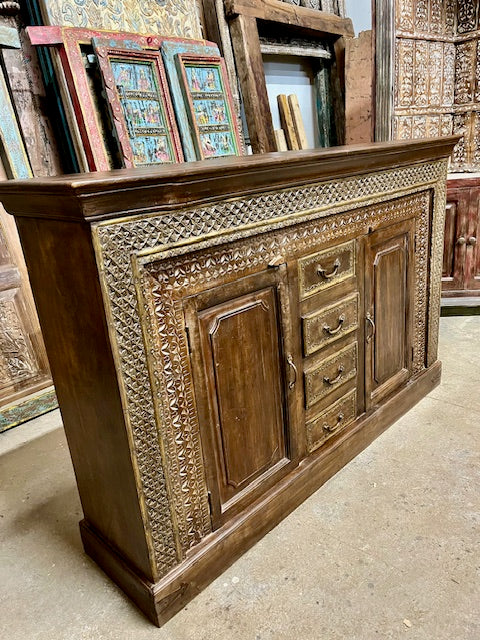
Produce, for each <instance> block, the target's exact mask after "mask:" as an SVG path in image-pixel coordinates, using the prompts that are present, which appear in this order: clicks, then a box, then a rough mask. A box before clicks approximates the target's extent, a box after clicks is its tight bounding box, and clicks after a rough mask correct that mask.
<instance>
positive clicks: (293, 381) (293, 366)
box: [287, 353, 298, 391]
mask: <svg viewBox="0 0 480 640" xmlns="http://www.w3.org/2000/svg"><path fill="white" fill-rule="evenodd" d="M287 363H288V364H289V366H290V367H291V368H292V369H293V380H290V382H289V383H288V388H289V389H290V391H291V390H292V389H293V387H294V386H295V384H296V382H297V376H298V371H297V367H296V366H295V364H294V362H293V356H292V354H291V353H289V354H288V356H287Z"/></svg>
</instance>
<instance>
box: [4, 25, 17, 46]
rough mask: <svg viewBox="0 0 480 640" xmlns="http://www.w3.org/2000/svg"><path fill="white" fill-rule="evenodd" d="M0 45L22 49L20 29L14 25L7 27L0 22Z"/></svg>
mask: <svg viewBox="0 0 480 640" xmlns="http://www.w3.org/2000/svg"><path fill="white" fill-rule="evenodd" d="M0 47H10V48H12V49H20V39H19V37H18V31H17V30H16V29H13V28H12V27H5V26H4V25H1V24H0Z"/></svg>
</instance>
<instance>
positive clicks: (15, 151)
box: [0, 27, 33, 178]
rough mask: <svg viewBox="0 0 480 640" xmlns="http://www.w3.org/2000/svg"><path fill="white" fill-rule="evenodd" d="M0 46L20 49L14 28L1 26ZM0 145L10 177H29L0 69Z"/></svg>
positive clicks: (27, 161)
mask: <svg viewBox="0 0 480 640" xmlns="http://www.w3.org/2000/svg"><path fill="white" fill-rule="evenodd" d="M0 47H1V48H10V49H20V40H19V38H18V33H17V30H16V29H13V28H11V27H1V29H0ZM0 113H1V114H2V117H1V118H0V145H1V147H2V151H3V154H2V155H3V157H4V159H5V169H6V171H7V172H8V173H9V174H10V175H9V177H10V178H31V177H32V175H33V174H32V169H31V167H30V161H29V159H28V156H27V152H26V149H25V145H24V143H23V138H22V134H21V133H20V128H19V126H18V122H17V116H16V114H15V111H14V109H13V106H12V103H11V100H10V93H9V91H8V87H7V83H6V81H5V77H4V75H3V72H1V71H0Z"/></svg>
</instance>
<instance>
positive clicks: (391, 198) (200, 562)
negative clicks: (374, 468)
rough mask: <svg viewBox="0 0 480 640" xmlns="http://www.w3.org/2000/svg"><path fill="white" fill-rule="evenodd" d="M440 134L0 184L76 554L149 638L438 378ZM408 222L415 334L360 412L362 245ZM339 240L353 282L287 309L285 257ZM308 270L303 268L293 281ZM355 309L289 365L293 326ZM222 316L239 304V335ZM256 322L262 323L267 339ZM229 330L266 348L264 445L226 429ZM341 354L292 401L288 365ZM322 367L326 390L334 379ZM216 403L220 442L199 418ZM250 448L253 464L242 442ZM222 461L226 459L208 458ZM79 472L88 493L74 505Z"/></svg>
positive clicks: (300, 366)
mask: <svg viewBox="0 0 480 640" xmlns="http://www.w3.org/2000/svg"><path fill="white" fill-rule="evenodd" d="M456 141H457V138H446V139H437V140H429V141H418V142H409V143H398V142H397V143H390V144H388V143H386V144H375V145H367V146H364V147H352V148H349V147H347V148H339V149H332V150H327V151H309V152H305V151H302V152H295V153H284V154H279V153H273V154H265V155H262V156H261V155H258V156H250V157H238V158H226V159H212V160H210V161H209V162H204V163H191V164H190V163H185V164H179V165H170V166H164V167H160V168H156V169H154V170H153V169H152V168H148V169H141V168H137V169H132V170H122V171H116V172H115V173H113V174H108V173H104V174H91V175H87V176H81V177H65V178H62V179H56V180H50V181H46V180H34V181H32V182H30V183H28V184H26V183H23V182H20V183H15V182H13V183H11V184H6V185H1V186H0V198H2V199H3V201H4V202H5V203H6V206H7V207H8V209H9V210H10V211H11V212H13V213H15V214H16V216H17V219H18V221H19V225H20V231H21V235H22V240H23V243H24V246H25V247H26V251H27V260H28V265H29V269H30V272H31V274H32V281H33V285H34V288H35V290H36V293H37V296H38V297H39V303H40V304H39V308H40V315H41V321H42V325H43V330H44V333H45V336H46V338H47V349H48V351H49V355H50V357H51V359H52V368H53V375H54V379H55V381H56V382H57V384H58V387H59V400H60V404H61V405H62V407H63V413H64V416H65V428H66V432H67V436H68V439H69V444H70V449H71V452H72V459H73V462H74V466H75V470H76V474H77V478H78V483H79V489H80V494H81V496H82V504H83V508H84V516H85V519H84V521H83V523H82V527H81V530H82V538H83V541H84V546H85V549H86V550H87V552H88V553H89V554H90V555H91V556H92V557H93V558H95V560H96V561H97V562H98V563H99V564H100V565H101V566H102V567H103V568H104V570H105V571H106V572H107V573H108V574H109V575H110V576H112V577H113V579H114V580H115V581H116V582H117V583H118V584H120V585H121V586H122V588H123V589H124V590H125V591H126V592H127V593H128V594H129V595H130V597H131V598H132V599H133V600H134V601H135V602H136V603H137V604H138V605H139V606H140V607H141V608H142V610H143V611H144V612H145V613H146V615H148V616H149V618H150V619H151V620H152V621H153V622H155V623H156V624H161V623H162V622H164V621H165V620H167V619H168V618H169V617H170V616H171V615H172V614H173V613H175V612H176V611H178V609H179V608H181V607H182V606H183V605H184V604H185V603H186V602H188V600H189V599H190V598H191V597H193V596H194V595H195V594H196V593H198V591H199V590H200V589H201V588H202V587H203V586H204V585H206V584H208V582H209V581H211V580H212V579H213V578H214V577H215V576H217V575H218V574H219V573H220V572H221V571H222V570H223V569H224V568H225V567H226V566H228V564H229V563H231V562H232V561H233V560H234V559H235V558H237V557H238V556H239V555H240V554H241V553H242V552H243V551H244V550H245V549H246V548H248V547H249V546H250V545H252V544H253V543H254V542H255V541H256V540H258V539H259V538H260V537H261V536H262V535H263V534H264V533H266V532H267V531H268V530H269V529H270V528H271V527H272V526H274V525H275V524H276V523H277V522H279V521H280V520H281V519H282V518H283V517H285V515H286V514H287V513H289V512H290V511H291V510H292V509H294V508H295V507H296V506H297V505H298V504H299V503H300V502H301V501H302V500H304V499H305V498H306V497H307V496H308V495H310V494H311V493H312V492H313V491H315V490H316V489H318V487H319V486H320V485H321V484H322V483H323V482H325V480H326V479H328V478H329V477H331V475H332V474H333V473H335V472H336V471H337V470H338V469H340V468H341V467H342V466H343V465H344V464H345V463H346V462H347V461H349V460H350V459H351V458H352V457H353V456H354V455H356V454H357V453H358V452H359V451H361V450H362V449H363V448H364V447H365V446H367V445H368V444H369V443H370V442H371V441H372V440H373V439H374V438H375V437H376V436H377V435H378V434H379V433H381V432H382V431H383V430H384V429H385V428H386V427H387V426H388V425H389V424H391V423H392V422H393V421H394V420H395V419H397V418H398V417H399V416H400V415H402V414H403V413H405V411H407V410H408V409H409V408H410V407H411V406H412V405H413V404H414V403H415V402H417V401H418V400H419V399H420V398H421V397H423V395H424V394H425V393H427V392H428V391H429V390H431V389H432V388H433V387H434V386H435V385H436V384H437V383H438V381H439V376H440V368H441V367H440V363H439V362H438V361H437V359H436V347H437V342H438V315H439V301H440V276H441V267H442V264H441V262H442V261H441V258H442V255H441V246H442V225H443V211H444V209H445V188H444V185H445V178H446V169H447V158H448V156H449V155H450V153H451V150H452V148H453V145H454V143H455V142H456ZM406 221H411V222H409V223H408V224H409V225H410V226H409V229H410V228H412V229H414V232H415V236H416V242H415V247H414V250H413V256H411V258H409V267H411V268H410V273H411V274H412V283H411V285H409V286H410V289H409V295H408V299H409V301H410V304H411V308H410V311H409V314H408V318H411V319H412V323H411V327H410V325H409V328H408V330H407V326H406V324H405V325H402V327H401V330H402V331H403V335H402V336H401V338H399V344H401V345H402V346H403V344H405V343H406V342H407V341H408V343H409V344H408V347H409V350H408V353H409V354H411V361H409V368H408V377H407V378H406V379H405V380H402V382H401V383H399V385H398V386H395V388H392V390H391V393H389V394H388V395H386V396H385V397H382V398H378V401H377V399H375V400H374V402H372V403H371V406H370V408H369V410H368V412H367V413H361V411H362V410H363V407H364V406H365V388H367V390H368V386H367V385H366V384H365V377H366V375H367V367H366V360H365V353H366V349H365V346H364V342H365V340H366V339H367V338H368V337H369V336H370V335H371V333H370V324H371V323H369V322H367V317H366V315H365V312H366V311H369V309H367V305H366V292H367V287H366V278H368V277H369V275H368V273H369V271H368V268H367V265H368V255H369V254H368V252H367V251H366V247H367V246H368V242H369V238H370V237H371V236H373V234H377V232H378V233H380V232H382V233H383V230H385V229H389V228H396V225H402V224H407V222H406ZM412 232H413V231H412ZM409 233H410V231H409ZM377 237H378V235H376V236H374V239H375V238H377ZM66 239H68V242H66ZM39 243H40V245H39ZM43 243H45V246H46V245H47V244H48V246H49V247H50V252H49V253H48V254H47V253H46V252H44V251H42V250H41V248H42V246H43ZM351 246H355V248H356V250H355V261H356V262H355V277H354V278H353V277H352V278H345V279H343V280H341V281H340V282H339V283H338V284H337V285H334V286H331V287H326V288H322V287H320V289H319V290H318V291H316V292H315V293H312V295H308V296H306V297H303V299H301V296H300V291H301V289H300V286H301V283H300V282H299V269H300V266H299V263H301V262H302V260H304V259H305V258H310V257H312V256H320V258H322V260H321V261H320V268H318V263H315V265H317V270H316V273H317V277H318V278H319V279H322V280H323V279H324V278H325V276H330V275H331V272H332V270H335V256H334V255H333V254H334V249H335V248H336V247H337V248H338V247H347V248H348V247H351ZM70 247H72V248H73V249H74V251H73V250H70ZM67 248H68V249H69V250H67ZM39 249H40V250H39ZM323 257H328V260H331V264H330V263H328V264H324V260H323ZM340 262H341V261H340ZM79 264H82V269H81V270H79V269H78V265H79ZM340 267H341V264H340V266H339V267H337V268H336V270H337V271H339V270H340ZM384 268H385V269H388V268H389V266H388V264H387V262H385V266H384ZM393 268H395V264H394V266H393ZM397 271H398V270H397ZM322 273H323V276H322ZM259 274H260V275H259ZM262 274H264V275H262ZM314 277H315V270H314V269H312V271H311V273H310V272H309V273H308V278H309V279H313V278H314ZM332 277H333V276H332ZM45 278H47V279H48V282H49V286H47V287H45ZM327 279H329V278H327ZM308 282H310V280H308ZM272 283H274V284H272ZM277 283H278V286H279V287H280V289H281V294H279V295H276V294H274V290H275V287H277ZM247 285H248V286H247ZM57 293H58V295H56V294H57ZM352 295H354V296H357V295H358V300H359V307H358V308H359V315H360V318H359V328H358V330H357V331H356V332H355V333H353V332H348V333H347V334H346V335H345V336H344V337H342V336H341V337H340V338H339V339H338V340H337V341H334V342H329V343H328V344H326V345H324V346H322V347H321V348H320V349H319V350H318V351H317V352H315V353H313V354H311V355H308V356H304V354H303V350H302V334H301V317H302V315H303V314H304V313H305V312H306V311H308V313H309V314H312V313H314V312H315V311H317V310H318V311H320V310H321V309H325V308H330V307H331V306H332V305H333V304H334V303H335V302H336V301H338V302H341V301H342V300H345V298H346V296H352ZM79 296H80V297H79ZM205 296H206V297H205ZM336 296H338V300H337V298H336ZM87 300H88V303H87V302H86V301H87ZM229 300H230V301H232V305H231V306H230V307H229V306H228V301H229ZM52 305H53V306H54V307H55V309H56V310H57V311H58V312H56V313H55V314H53V315H52V313H51V309H52ZM192 305H193V308H194V310H195V313H197V320H195V314H194V321H193V322H192V321H191V319H192V318H191V315H189V309H191V308H192ZM242 305H244V306H242ZM240 309H245V310H247V309H249V312H248V314H247V315H248V318H247V315H245V316H243V318H242V322H241V323H240V324H239V325H238V327H237V325H236V321H234V320H233V318H234V316H235V314H236V313H238V311H239V310H240ZM396 309H397V308H396V307H395V309H394V311H395V310H396ZM253 310H255V311H253ZM250 311H252V313H250ZM202 314H204V315H202ZM398 315H400V312H398ZM207 316H208V318H207ZM215 318H217V319H218V320H220V319H221V324H222V327H221V330H219V329H218V323H217V322H216V321H215ZM282 318H286V319H287V321H286V322H283V321H282V320H281V319H282ZM224 319H225V324H223V322H224ZM288 319H291V320H288ZM203 320H205V322H204V323H203V325H202V322H203ZM373 321H374V322H375V316H373ZM195 323H196V324H195ZM199 324H200V325H202V326H201V330H198V331H197V329H195V327H197V328H198V326H199ZM84 325H85V326H84ZM240 325H241V326H240ZM272 325H275V327H276V330H275V331H272V330H269V331H266V327H267V326H268V327H270V329H271V327H272ZM329 326H330V325H329ZM367 326H368V327H369V331H367V329H366V327H367ZM237 328H238V331H237ZM371 330H373V328H372V329H371ZM196 331H197V333H195V332H196ZM218 331H220V333H218ZM239 331H240V333H241V334H242V335H243V336H246V337H245V340H246V341H247V342H250V341H251V342H252V344H253V343H255V344H257V345H258V344H259V343H261V344H262V345H263V346H262V349H263V350H265V349H267V342H268V341H267V333H268V335H269V336H270V337H269V340H271V342H268V351H269V360H268V363H267V362H266V363H265V366H266V367H267V368H268V370H269V371H270V373H271V375H272V376H274V378H275V379H274V380H272V382H271V384H272V388H273V389H275V393H278V395H279V397H282V401H281V403H280V406H281V408H282V416H281V418H280V414H279V413H276V414H275V415H274V411H273V409H271V411H270V412H269V415H270V418H271V420H270V430H269V431H268V430H267V432H266V433H264V432H261V431H260V426H259V424H258V423H257V424H256V426H255V428H253V427H252V428H253V431H251V432H249V436H248V437H247V438H242V437H241V434H242V432H243V429H244V427H245V425H244V424H243V422H242V421H243V420H245V419H246V416H247V417H248V415H250V414H251V413H252V411H253V409H252V406H254V405H255V406H258V402H257V401H256V400H255V398H254V397H252V399H251V401H250V400H249V404H248V403H247V404H245V403H243V402H241V401H239V399H238V398H237V397H235V396H234V395H230V394H229V392H228V391H225V384H224V383H225V381H227V382H228V384H230V381H231V380H233V379H238V380H239V382H240V383H241V384H240V387H241V388H242V389H244V390H245V389H247V388H248V379H249V378H248V376H249V370H248V365H247V362H248V360H249V358H252V357H253V355H252V352H251V350H249V346H250V347H251V346H252V345H251V344H250V345H249V344H245V345H244V344H242V343H241V341H240V342H239V343H238V344H236V343H235V348H232V356H231V360H230V362H228V357H227V355H226V354H227V351H228V341H229V340H230V339H231V340H232V341H235V340H237V341H238V335H239ZM220 334H221V344H220V343H217V342H215V340H217V337H218V336H220ZM59 335H61V336H62V343H61V344H59V341H58V336H59ZM229 336H230V337H229ZM262 336H263V337H262ZM387 343H388V341H387V340H383V342H382V344H383V345H384V348H385V349H388V348H389V347H388V344H387ZM87 344H90V345H91V344H93V345H94V347H95V348H94V349H92V348H91V347H90V348H86V345H87ZM233 344H234V342H232V345H233ZM351 345H353V346H352V348H351ZM346 351H348V352H349V353H350V351H352V353H353V352H354V353H355V362H356V366H355V368H356V371H357V375H356V376H354V377H351V378H350V379H349V380H348V381H347V382H346V384H345V385H338V388H337V387H335V388H334V385H333V384H331V385H330V387H332V388H331V391H330V392H329V394H328V396H325V397H321V398H319V399H318V401H315V403H314V404H313V405H312V406H310V407H309V408H308V409H306V408H305V402H304V398H305V395H304V387H303V380H304V378H305V372H308V371H313V370H316V365H317V364H318V363H319V362H327V361H328V362H330V363H332V361H333V359H334V358H335V354H344V353H346ZM66 354H67V357H66ZM382 358H383V360H382V362H386V361H387V360H386V358H388V353H387V354H382ZM236 362H237V363H239V364H238V366H237V365H236V364H235V363H236ZM217 364H220V365H221V367H222V372H221V375H219V376H217V375H216V372H215V370H216V368H217V366H216V365H217ZM229 367H231V368H229ZM254 369H255V376H256V379H258V378H259V377H261V375H263V373H262V368H261V367H260V366H259V363H258V361H256V363H255V367H253V368H252V371H253V370H254ZM67 372H68V375H67ZM322 375H323V376H326V377H328V378H329V382H331V383H332V382H333V380H334V378H332V376H334V375H335V369H332V371H327V372H326V373H324V374H322ZM325 384H327V385H328V382H327V383H325ZM222 385H223V386H222ZM352 391H355V392H356V402H357V404H356V406H357V412H358V413H359V414H360V415H353V413H352V410H350V412H347V414H345V411H347V409H348V407H345V411H343V409H342V410H340V409H339V412H338V414H335V415H333V414H332V415H329V416H328V417H329V421H328V422H325V424H327V429H326V430H327V431H328V434H329V437H326V438H324V439H321V438H318V436H319V433H318V432H316V435H315V437H314V438H313V439H312V436H311V434H312V424H313V421H314V420H315V419H316V418H317V417H318V416H320V415H323V412H324V411H325V409H326V408H327V406H326V405H327V401H330V400H331V401H332V403H337V402H340V401H341V399H342V398H344V397H345V396H346V395H347V394H349V393H350V392H352ZM106 399H108V405H107V406H104V403H105V402H106ZM102 403H103V404H102ZM215 403H216V404H215ZM219 404H221V406H222V409H221V410H222V411H223V412H224V413H223V414H222V423H221V424H220V428H217V423H216V422H215V419H214V418H212V416H215V410H216V405H217V406H219ZM335 406H339V405H335ZM244 409H248V410H247V411H246V412H245V411H244ZM276 410H277V411H278V406H277V409H276ZM341 413H344V415H345V416H346V418H344V419H345V425H344V427H341V422H342V420H340V426H339V427H338V428H335V427H336V424H337V422H338V421H339V416H340V414H341ZM208 419H210V420H211V422H210V423H208V421H207V420H208ZM237 423H238V431H237V429H236V426H235V425H236V424H237ZM307 425H310V427H308V426H307ZM250 426H252V425H250ZM322 428H323V422H322ZM99 434H101V438H99V437H98V436H99ZM257 438H259V439H260V440H261V442H262V455H261V456H260V457H258V456H259V452H258V451H256V449H255V447H254V446H253V445H252V443H254V442H255V441H256V440H257ZM320 440H321V441H320ZM317 443H318V447H317ZM225 445H226V446H225ZM313 449H315V451H312V453H309V450H313ZM215 452H216V453H215ZM219 452H222V455H223V456H224V460H223V461H222V459H221V458H219V457H217V458H215V456H216V455H217V456H218V454H219ZM212 456H213V457H212ZM212 460H214V463H212ZM300 462H301V464H300ZM280 467H281V468H280ZM277 472H278V474H277ZM97 475H98V477H99V478H101V483H100V484H99V483H96V485H95V491H91V489H90V487H91V481H92V478H93V477H96V476H97ZM273 479H275V481H273ZM229 483H230V484H229ZM234 484H237V489H235V487H234ZM215 487H217V498H216V496H215V495H214V491H215ZM212 489H213V491H212ZM244 490H245V493H243V494H242V491H244ZM218 493H219V494H220V500H219V499H218ZM240 494H242V495H240ZM247 494H248V495H247ZM237 496H239V497H238V500H237ZM232 498H233V500H234V502H236V503H235V505H234V504H233V502H229V501H230V500H231V499H232ZM216 499H217V502H216V503H215V500H216ZM215 504H216V506H215ZM226 505H229V508H226V509H225V508H223V507H224V506H226ZM218 508H219V509H220V510H221V511H222V514H221V517H219V515H218V514H219V511H218ZM215 509H217V511H215ZM130 513H131V518H130V517H129V514H130ZM130 520H131V521H130Z"/></svg>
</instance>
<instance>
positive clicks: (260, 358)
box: [185, 265, 296, 527]
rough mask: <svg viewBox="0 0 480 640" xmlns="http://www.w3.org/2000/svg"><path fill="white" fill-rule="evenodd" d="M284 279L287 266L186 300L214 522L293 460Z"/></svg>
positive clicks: (251, 497) (242, 504)
mask: <svg viewBox="0 0 480 640" xmlns="http://www.w3.org/2000/svg"><path fill="white" fill-rule="evenodd" d="M284 278H286V269H285V265H283V267H282V268H280V269H277V270H273V271H272V270H269V271H265V272H261V273H260V274H257V275H255V276H250V277H247V278H244V279H242V280H240V281H237V282H236V283H234V284H230V285H225V286H223V287H218V288H216V289H213V290H211V291H208V292H204V293H203V294H199V295H198V296H196V297H195V298H193V299H191V300H190V301H188V302H186V303H185V315H186V320H187V326H188V328H189V331H190V334H191V335H190V341H191V348H192V363H193V372H194V380H195V392H196V398H197V408H198V413H199V420H200V427H201V430H202V443H203V447H204V455H205V457H206V462H207V464H206V467H207V469H210V473H209V478H207V482H208V485H209V491H210V496H211V511H212V522H213V525H214V527H215V526H220V525H221V524H222V523H223V522H225V521H226V520H227V519H228V518H230V517H231V516H232V515H234V514H235V513H237V512H238V511H239V510H241V509H242V508H244V507H245V506H247V505H248V504H249V503H250V502H251V501H252V500H254V499H255V498H256V497H258V496H259V495H261V493H262V492H263V491H265V490H266V489H267V488H269V487H271V486H272V485H273V484H274V483H275V482H276V481H277V480H278V479H279V478H280V477H281V476H282V475H283V474H284V473H286V472H287V470H288V468H289V467H290V466H291V464H293V462H292V461H293V458H294V457H295V450H296V444H295V437H294V434H293V429H294V424H295V419H294V418H293V417H291V414H292V411H293V410H292V408H291V407H293V406H296V402H295V400H294V396H295V393H296V390H295V389H294V387H293V386H292V388H291V389H290V390H289V389H288V388H287V385H286V380H285V378H286V376H285V367H286V366H287V367H289V365H288V364H287V358H288V356H287V349H289V346H290V344H291V339H290V337H289V332H290V327H291V325H292V323H291V320H290V319H289V318H287V317H285V316H288V313H289V312H288V309H289V304H288V298H287V290H286V287H285V284H284V282H283V279H284ZM288 359H290V358H288ZM292 379H293V377H292Z"/></svg>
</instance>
